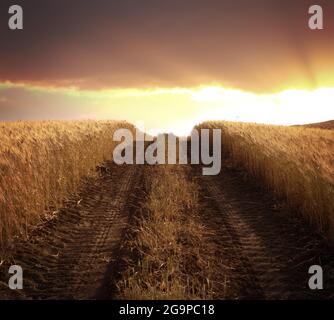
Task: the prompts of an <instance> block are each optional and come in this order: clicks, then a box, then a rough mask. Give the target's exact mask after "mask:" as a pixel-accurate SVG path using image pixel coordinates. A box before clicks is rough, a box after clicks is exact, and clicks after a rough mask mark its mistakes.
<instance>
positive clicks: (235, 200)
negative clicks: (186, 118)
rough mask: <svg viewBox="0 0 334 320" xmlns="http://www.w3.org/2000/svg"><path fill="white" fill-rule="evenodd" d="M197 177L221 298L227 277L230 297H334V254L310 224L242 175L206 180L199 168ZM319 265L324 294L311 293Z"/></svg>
mask: <svg viewBox="0 0 334 320" xmlns="http://www.w3.org/2000/svg"><path fill="white" fill-rule="evenodd" d="M193 172H194V177H195V179H196V180H197V181H198V184H199V186H200V188H201V200H200V201H201V203H202V217H203V223H204V225H206V227H207V228H209V229H210V230H211V231H212V234H214V238H212V239H211V241H213V242H214V243H215V245H216V252H215V255H216V260H217V262H218V263H220V265H221V270H222V275H221V278H220V279H216V282H217V285H216V287H217V298H224V297H223V296H220V292H222V291H221V290H220V289H221V283H222V282H223V281H224V279H223V275H224V274H226V275H228V277H227V279H228V281H227V284H226V286H227V290H225V293H224V294H225V295H226V294H227V296H225V298H226V297H227V298H231V299H304V298H305V299H322V298H325V299H329V298H334V250H333V249H330V248H328V247H327V246H326V244H325V241H324V240H323V239H322V238H321V237H320V236H319V235H318V234H316V233H315V232H314V231H312V229H311V228H310V227H308V226H307V225H306V224H305V222H303V221H302V220H300V219H299V218H297V217H296V216H295V217H293V216H294V215H293V214H292V213H291V212H289V209H288V208H286V207H285V206H284V205H280V204H279V202H278V201H277V200H276V199H275V198H274V197H273V196H272V195H270V194H268V193H265V192H264V191H261V190H260V189H259V188H258V186H256V184H255V183H254V182H252V181H250V180H249V179H245V177H244V175H243V173H242V172H241V171H237V170H233V169H223V171H222V173H221V175H219V176H216V177H203V176H202V175H201V170H198V168H197V169H194V171H193ZM209 241H210V240H209ZM315 264H317V265H321V266H322V268H323V271H324V290H320V291H312V290H310V289H309V286H308V281H309V278H310V277H311V275H309V274H308V270H309V267H310V266H311V265H315ZM225 280H226V279H225ZM225 289H226V288H225Z"/></svg>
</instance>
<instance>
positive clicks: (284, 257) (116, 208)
mask: <svg viewBox="0 0 334 320" xmlns="http://www.w3.org/2000/svg"><path fill="white" fill-rule="evenodd" d="M103 171H104V172H102V174H101V176H100V177H99V178H94V179H90V180H89V181H87V182H86V183H85V184H84V186H83V187H82V190H81V192H80V193H79V198H76V199H72V200H70V201H68V202H67V203H66V205H65V206H64V208H63V209H61V210H60V212H59V213H58V215H57V216H56V217H55V218H53V219H52V220H50V221H49V222H48V223H47V224H44V225H43V226H42V227H41V228H40V229H38V230H36V231H35V232H34V234H33V235H32V236H31V238H30V240H29V241H25V242H23V241H22V242H20V243H19V244H17V249H16V251H15V252H14V259H13V260H12V261H10V264H14V263H15V264H19V265H21V266H22V267H23V269H24V290H23V291H15V292H14V291H10V290H8V288H6V287H5V285H4V284H2V286H1V287H0V297H1V298H4V297H5V298H23V299H29V298H33V299H85V298H92V299H99V298H108V299H112V298H113V297H114V293H115V291H116V288H115V287H114V285H115V282H116V281H115V278H117V273H118V272H119V271H120V270H119V268H120V266H121V265H122V263H121V262H122V259H123V257H122V251H121V245H122V242H123V240H124V234H125V231H126V230H127V229H128V227H129V223H131V217H133V215H134V213H135V210H137V209H136V208H138V206H140V204H141V202H142V201H143V186H142V182H143V179H144V177H145V167H144V166H115V165H113V164H111V163H108V164H107V165H106V170H103ZM191 172H192V174H191V176H190V177H189V178H190V179H192V180H193V179H195V181H197V182H198V185H199V188H200V191H201V192H200V195H201V197H200V205H201V206H200V207H201V212H200V216H201V217H202V223H203V224H204V225H205V226H206V228H207V229H208V230H209V231H210V232H209V234H210V237H208V239H207V241H208V243H210V244H211V245H210V246H208V248H209V247H210V248H213V249H212V250H211V249H210V250H211V251H208V252H207V255H210V259H212V257H214V258H213V259H214V260H215V263H214V265H215V268H216V269H217V272H215V274H216V278H215V279H211V280H212V281H213V283H214V289H215V297H216V298H217V299H226V298H227V299H257V298H260V299H299V298H316V299H318V298H327V299H328V298H334V258H333V256H334V255H333V249H329V248H327V247H326V245H325V242H324V240H323V239H322V238H321V237H320V236H319V235H317V234H316V233H315V232H314V231H312V230H311V228H309V227H308V226H307V225H306V224H305V223H304V222H303V221H301V220H300V219H298V218H293V217H292V216H293V215H291V212H289V210H288V209H287V208H286V207H285V206H284V205H281V204H279V202H278V201H277V200H276V199H275V198H274V197H273V196H272V195H270V194H269V193H265V192H263V191H261V190H260V189H259V188H258V187H257V186H256V184H254V183H253V182H251V181H249V180H244V175H243V173H242V172H241V171H236V170H233V169H223V171H222V173H221V175H220V176H217V177H203V176H202V175H201V170H200V169H199V168H198V167H197V168H194V169H193V170H192V171H191ZM145 179H149V177H145ZM166 196H167V195H166ZM208 260H209V259H208ZM313 264H320V265H321V266H322V267H323V269H324V285H325V290H323V291H311V290H310V289H309V288H308V279H309V277H310V275H309V274H308V269H309V267H310V266H311V265H313ZM3 267H4V270H6V265H3ZM7 270H8V268H7ZM7 279H8V275H7V274H5V275H2V276H1V278H0V280H1V281H2V282H3V283H6V282H7Z"/></svg>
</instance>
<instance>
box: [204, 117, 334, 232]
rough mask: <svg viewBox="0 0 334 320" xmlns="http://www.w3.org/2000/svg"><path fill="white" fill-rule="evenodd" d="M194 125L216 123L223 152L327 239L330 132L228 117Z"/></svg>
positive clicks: (332, 160)
mask: <svg viewBox="0 0 334 320" xmlns="http://www.w3.org/2000/svg"><path fill="white" fill-rule="evenodd" d="M200 127H201V128H221V129H222V145H223V153H224V152H225V154H228V155H229V156H230V157H231V158H232V159H233V161H234V162H235V163H236V164H237V165H240V166H243V167H244V168H246V169H247V171H248V172H249V173H251V175H253V176H254V177H256V178H258V179H259V180H261V181H262V182H263V183H264V184H265V185H266V186H267V187H268V188H270V189H271V190H274V191H275V192H276V193H277V194H278V195H279V196H282V197H283V198H285V199H286V200H287V201H288V203H289V204H290V205H291V207H293V208H295V209H297V210H298V211H299V212H300V213H302V214H303V215H304V217H305V218H306V219H308V220H309V221H310V222H311V223H312V224H314V225H316V226H317V227H319V229H320V230H322V231H325V234H327V235H329V236H331V237H332V238H333V235H334V201H333V199H334V132H333V131H329V130H321V129H309V128H303V127H283V126H269V125H257V124H246V123H229V122H207V123H204V124H202V125H200Z"/></svg>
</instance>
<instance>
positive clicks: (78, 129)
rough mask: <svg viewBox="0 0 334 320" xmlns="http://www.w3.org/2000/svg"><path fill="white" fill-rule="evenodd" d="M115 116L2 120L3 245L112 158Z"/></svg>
mask: <svg viewBox="0 0 334 320" xmlns="http://www.w3.org/2000/svg"><path fill="white" fill-rule="evenodd" d="M119 127H122V128H132V126H130V125H129V124H127V123H124V122H113V121H100V122H99V121H72V122H65V121H64V122H63V121H41V122H12V123H10V122H9V123H2V124H0V136H1V144H0V221H1V223H0V247H1V248H2V249H4V248H5V247H6V246H8V245H10V243H11V242H12V241H14V238H15V237H17V236H25V235H26V234H27V233H28V230H29V228H30V227H31V226H33V225H35V224H36V223H38V222H39V221H40V219H41V218H42V217H43V215H45V214H46V215H47V214H50V212H52V211H55V210H56V209H57V208H58V207H59V206H60V205H61V203H62V201H63V200H64V199H66V197H67V196H68V195H69V194H70V193H72V192H75V191H76V190H77V187H78V184H79V182H80V180H81V178H82V177H84V176H87V175H89V174H91V173H93V172H94V169H95V167H96V165H97V164H99V163H101V162H102V161H104V160H105V159H111V158H112V151H113V148H114V145H115V143H114V142H113V139H112V135H113V132H114V130H115V129H117V128H119Z"/></svg>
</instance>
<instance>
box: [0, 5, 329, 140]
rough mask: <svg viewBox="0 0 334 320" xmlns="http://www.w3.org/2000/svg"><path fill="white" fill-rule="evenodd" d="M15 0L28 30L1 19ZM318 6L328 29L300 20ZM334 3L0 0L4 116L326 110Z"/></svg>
mask: <svg viewBox="0 0 334 320" xmlns="http://www.w3.org/2000/svg"><path fill="white" fill-rule="evenodd" d="M12 4H19V5H22V7H23V12H24V29H23V30H16V31H12V30H9V28H8V18H9V14H8V8H9V6H10V5H12ZM313 4H318V5H322V7H323V9H324V30H317V31H314V30H310V29H309V28H308V18H309V14H308V8H309V7H310V6H311V5H313ZM333 36H334V2H333V1H328V0H279V1H278V0H275V1H274V0H233V1H227V0H169V1H162V0H94V1H90V0H71V1H68V0H57V1H53V0H52V1H51V0H29V1H23V0H21V1H20V0H17V1H14V2H13V1H10V0H1V4H0V46H1V47H0V120H5V121H13V120H40V119H66V120H68V119H88V118H89V119H116V120H118V119H124V120H128V121H130V122H133V123H136V122H137V123H144V126H145V127H146V128H147V129H148V130H150V131H151V132H153V131H159V130H160V131H173V132H175V133H178V134H183V133H186V132H187V131H189V130H190V129H191V127H192V126H193V125H194V124H195V123H198V122H200V121H204V120H210V119H215V120H218V119H222V120H232V121H251V122H263V123H275V124H296V123H308V122H319V121H325V120H330V119H334V106H333V102H334V58H333V57H334V42H333Z"/></svg>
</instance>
